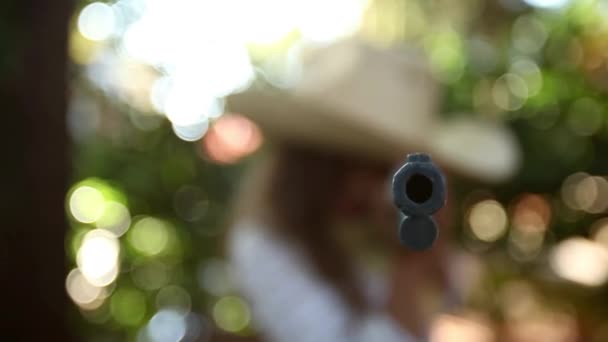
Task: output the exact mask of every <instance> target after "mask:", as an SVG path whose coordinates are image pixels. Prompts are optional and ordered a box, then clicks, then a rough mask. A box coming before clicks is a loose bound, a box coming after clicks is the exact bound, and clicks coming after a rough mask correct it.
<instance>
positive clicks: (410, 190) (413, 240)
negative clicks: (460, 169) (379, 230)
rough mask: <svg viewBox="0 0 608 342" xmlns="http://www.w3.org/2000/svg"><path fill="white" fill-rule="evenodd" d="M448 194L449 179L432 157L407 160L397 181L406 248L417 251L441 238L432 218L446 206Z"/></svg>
mask: <svg viewBox="0 0 608 342" xmlns="http://www.w3.org/2000/svg"><path fill="white" fill-rule="evenodd" d="M446 192H447V190H446V185H445V177H444V176H443V173H442V172H441V170H440V169H439V167H437V165H435V164H434V163H433V162H432V160H431V157H430V156H429V155H427V154H424V153H413V154H409V155H408V156H407V160H406V162H405V164H404V165H403V166H402V167H401V168H400V169H399V170H398V171H397V172H396V173H395V175H394V177H393V200H394V202H395V205H396V206H397V208H398V209H399V211H401V223H400V225H399V239H400V240H401V243H402V244H404V245H405V246H407V247H409V248H411V249H415V250H424V249H427V248H429V247H430V246H432V244H433V242H434V241H435V239H436V238H437V234H438V233H437V224H436V223H435V221H434V220H433V217H432V215H433V214H434V213H435V212H437V211H438V210H439V209H441V207H443V206H444V205H445V200H446Z"/></svg>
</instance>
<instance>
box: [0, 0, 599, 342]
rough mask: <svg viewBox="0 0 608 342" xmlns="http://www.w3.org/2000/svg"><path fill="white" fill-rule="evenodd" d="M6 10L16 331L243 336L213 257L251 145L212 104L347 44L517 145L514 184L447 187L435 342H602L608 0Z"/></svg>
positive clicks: (31, 6)
mask: <svg viewBox="0 0 608 342" xmlns="http://www.w3.org/2000/svg"><path fill="white" fill-rule="evenodd" d="M0 13H1V14H0V16H1V18H2V20H0V89H1V93H2V97H0V104H2V108H4V109H5V110H6V115H4V116H3V117H4V119H5V120H7V121H8V124H7V126H5V127H6V128H7V132H6V133H5V134H4V139H5V140H4V141H3V144H2V145H3V146H5V147H4V148H3V150H4V151H5V153H6V154H5V161H6V162H7V163H9V164H13V165H12V166H16V168H15V170H11V169H10V168H8V169H6V170H3V171H2V172H3V173H4V174H3V180H4V181H5V182H6V189H8V190H9V192H8V195H5V196H3V197H4V198H3V200H2V201H3V202H2V203H3V209H4V210H3V211H4V212H5V213H3V215H6V221H5V222H6V228H5V229H4V230H3V234H4V235H3V240H4V242H3V247H5V248H3V251H1V252H2V253H1V254H2V261H3V262H4V261H6V260H7V261H8V262H7V263H6V265H8V266H6V267H5V271H6V272H7V274H6V277H3V280H2V281H3V282H4V283H5V284H3V286H7V287H6V289H5V290H3V293H2V295H3V297H6V298H5V300H6V301H7V303H8V304H7V306H5V307H4V308H3V309H2V311H3V312H2V317H3V318H6V319H4V321H5V322H11V320H12V322H14V324H11V327H12V328H9V329H8V330H6V331H7V332H8V333H9V336H10V334H11V331H13V330H14V332H15V335H14V336H19V335H18V334H21V335H20V336H32V337H37V339H45V338H44V337H43V336H47V338H46V339H47V340H49V339H48V336H54V337H57V340H67V339H68V337H67V336H71V338H73V339H77V340H86V341H232V340H234V341H239V340H256V335H257V332H256V328H255V326H254V325H252V319H254V318H253V317H252V313H251V310H250V307H249V305H248V303H247V301H246V300H245V299H243V298H242V297H241V296H240V295H239V293H238V291H236V289H235V284H234V281H233V277H232V275H231V269H230V266H229V265H228V264H227V263H226V262H225V261H224V259H223V258H222V255H223V238H224V232H225V229H226V227H227V226H228V224H229V222H230V215H229V202H230V198H231V194H232V193H233V190H234V189H235V186H236V184H237V180H238V178H239V175H240V173H241V170H242V169H243V168H244V167H245V166H246V165H247V163H248V162H250V160H251V159H252V158H255V152H256V151H257V150H258V149H259V148H260V146H261V145H262V143H263V139H264V138H263V136H262V135H261V134H260V132H259V131H258V130H257V129H256V128H255V127H253V126H251V124H250V123H249V122H247V121H244V120H243V119H242V118H240V117H238V116H234V115H232V116H231V115H223V113H224V108H223V98H224V97H225V96H226V95H228V94H230V93H233V92H237V91H239V90H243V89H245V88H247V87H250V86H252V85H263V86H271V87H276V88H280V89H289V88H290V87H291V86H292V85H293V84H294V82H296V81H297V80H298V77H299V72H300V67H301V56H302V51H303V50H305V49H307V48H309V47H315V46H323V45H326V44H328V43H331V42H333V41H336V40H338V39H340V38H343V37H348V36H352V35H355V36H359V37H362V38H363V39H366V40H369V41H372V42H374V43H375V44H377V45H380V46H387V47H389V46H399V45H400V44H403V43H404V42H407V43H409V44H415V45H417V46H419V47H421V48H422V49H424V51H425V52H426V54H427V55H428V57H429V59H430V61H431V67H432V71H433V74H434V76H435V77H436V78H437V79H438V80H439V81H440V82H441V83H442V85H443V86H444V89H443V102H442V108H443V110H442V112H443V113H458V114H445V115H481V116H489V117H492V118H495V119H498V120H501V121H504V122H505V123H506V124H507V125H509V126H510V127H511V128H512V129H513V130H514V132H515V133H516V135H517V137H518V139H519V142H520V145H521V146H522V150H523V163H522V165H521V168H520V169H519V171H518V173H517V175H516V176H515V177H514V178H513V179H511V180H510V181H509V182H507V183H506V184H503V185H499V186H488V185H483V184H478V183H475V182H472V181H470V180H465V179H458V178H453V179H451V184H450V186H451V190H452V192H453V193H454V194H455V196H454V201H455V203H456V205H454V207H455V210H456V214H457V217H458V219H457V220H456V221H455V222H454V225H455V230H456V231H457V232H458V233H457V234H456V240H455V241H454V243H455V244H457V245H458V246H460V247H462V248H463V249H465V250H467V251H469V252H470V254H469V255H470V258H469V259H467V260H466V262H465V263H463V267H462V270H459V272H461V275H462V278H463V279H466V280H467V286H469V287H470V290H469V291H468V293H469V296H468V298H467V307H468V308H469V309H470V312H471V317H475V319H472V320H471V321H467V322H463V321H460V320H458V319H451V320H450V319H445V318H444V319H445V321H444V322H443V324H441V325H439V326H438V328H437V329H441V331H440V332H437V333H436V334H435V336H444V338H443V339H438V340H441V341H494V340H499V336H498V335H496V334H494V333H493V332H492V331H494V329H493V328H492V327H495V326H500V327H501V329H507V330H508V331H509V334H510V335H511V336H513V339H512V340H514V341H537V340H538V339H537V338H538V336H545V337H546V339H545V340H546V341H608V322H607V320H606V319H607V318H608V306H607V305H606V303H608V287H607V286H606V281H607V280H608V215H607V214H606V213H607V210H608V180H607V178H606V176H608V158H606V153H607V152H608V100H607V97H606V93H607V91H608V78H607V76H608V39H607V38H608V1H604V0H578V1H577V0H488V1H482V0H466V1H451V0H432V1H431V0H333V1H322V0H306V1H299V0H256V1H252V0H205V1H202V0H190V1H189V0H173V1H169V0H118V1H100V2H91V1H76V2H75V3H68V2H61V1H59V2H51V1H32V2H31V3H30V2H28V3H27V4H25V3H16V4H10V3H4V4H2V5H0ZM64 75H67V76H64ZM66 97H67V98H68V100H66V101H67V102H66V101H63V99H64V98H66ZM13 193H14V195H13ZM32 227H34V228H35V229H32ZM40 227H42V228H40ZM61 246H64V248H62V247H61ZM66 260H67V261H66ZM40 284H43V285H40ZM55 284H60V285H55ZM64 318H65V319H64ZM471 322H475V323H474V324H471ZM7 327H8V325H7ZM11 329H13V330H11ZM37 334H41V335H37ZM445 336H448V337H445ZM52 340H55V339H52Z"/></svg>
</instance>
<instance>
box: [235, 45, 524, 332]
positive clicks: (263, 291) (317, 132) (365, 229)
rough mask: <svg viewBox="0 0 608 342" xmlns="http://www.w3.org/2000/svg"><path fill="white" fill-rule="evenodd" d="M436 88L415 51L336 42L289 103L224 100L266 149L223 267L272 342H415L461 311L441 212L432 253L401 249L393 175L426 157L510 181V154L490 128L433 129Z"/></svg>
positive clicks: (273, 97) (248, 97)
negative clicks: (417, 154) (409, 157)
mask: <svg viewBox="0 0 608 342" xmlns="http://www.w3.org/2000/svg"><path fill="white" fill-rule="evenodd" d="M438 105H439V96H438V85H437V84H436V81H435V80H434V79H433V77H432V76H431V74H430V73H429V72H428V70H427V67H426V64H425V63H424V59H423V58H422V57H421V56H420V54H418V53H416V52H415V51H413V50H407V51H405V50H403V51H387V50H379V49H376V48H373V47H370V46H368V45H366V44H364V43H362V42H360V41H356V40H349V41H343V42H340V43H338V44H335V45H333V46H330V47H327V48H324V49H322V50H318V51H316V52H315V53H314V54H312V56H309V58H308V59H306V60H305V62H304V65H303V73H302V77H301V79H300V80H299V82H298V84H297V85H296V87H295V88H294V89H292V90H291V91H290V92H283V93H279V92H276V91H270V90H259V89H250V90H247V91H245V92H243V93H240V94H235V95H232V96H230V97H229V98H228V101H227V106H228V109H229V110H230V111H231V112H234V113H239V114H242V115H244V116H247V117H249V118H250V119H251V120H252V121H253V122H254V123H255V124H257V125H258V126H259V127H261V128H262V130H263V132H264V134H265V136H266V137H267V138H268V143H267V146H266V149H265V150H266V153H265V155H264V156H262V157H261V158H260V160H258V161H257V163H255V165H254V166H253V167H252V169H251V170H250V172H249V174H248V175H247V177H246V178H245V179H244V181H243V185H242V189H241V192H240V193H239V195H238V197H237V205H236V220H235V223H234V227H233V229H232V231H231V234H230V237H229V240H228V241H229V246H228V248H229V256H230V258H231V261H232V263H233V265H234V269H235V274H236V276H237V277H238V278H237V280H238V282H239V286H240V288H241V290H242V292H243V294H244V295H245V296H246V298H247V299H248V300H249V301H250V302H251V305H252V309H253V319H254V321H255V323H256V324H257V326H258V327H259V328H260V329H261V331H262V333H263V334H264V335H265V336H266V337H268V339H269V340H271V341H295V342H298V341H414V340H418V339H424V338H425V337H427V332H428V327H429V324H430V321H431V319H432V317H433V315H435V314H437V313H438V312H440V311H442V310H445V309H446V308H448V307H449V306H450V305H452V304H454V303H457V302H458V296H457V294H456V293H455V291H454V289H453V286H452V281H451V278H452V275H451V274H450V272H449V267H448V264H449V263H448V262H449V254H450V251H449V246H448V244H447V241H448V237H449V234H448V232H447V228H448V226H449V222H448V214H449V213H448V212H449V205H448V206H447V207H448V208H445V209H444V210H442V211H440V213H439V214H438V217H437V220H438V223H439V225H440V227H442V229H440V231H441V233H440V238H439V240H438V241H437V243H436V244H435V246H434V247H433V248H432V249H430V250H429V251H426V252H412V251H408V250H406V249H405V248H404V247H403V246H401V245H400V244H399V242H398V237H397V226H398V219H397V211H396V210H395V208H394V206H393V205H392V204H391V203H392V202H391V198H390V196H389V194H390V191H389V189H390V183H389V182H390V179H391V175H392V172H393V171H394V170H395V168H396V167H398V166H400V164H401V163H403V161H404V160H405V155H406V154H407V153H408V152H412V151H423V152H428V153H431V154H432V155H433V158H434V159H435V160H437V161H439V163H441V164H442V165H443V166H444V167H447V168H448V169H449V170H450V172H455V173H461V174H464V175H468V176H472V177H476V178H479V179H482V180H487V181H500V180H503V179H505V178H507V177H509V176H510V174H511V173H512V172H513V171H514V169H515V167H516V164H517V157H518V156H517V149H516V146H515V143H514V139H513V138H512V136H511V135H510V133H509V132H508V131H506V130H505V129H504V128H502V127H500V126H498V125H496V124H493V123H481V122H478V121H476V122H473V121H464V120H462V119H461V120H458V121H453V122H450V123H445V122H442V121H441V120H439V118H438V116H437V108H438Z"/></svg>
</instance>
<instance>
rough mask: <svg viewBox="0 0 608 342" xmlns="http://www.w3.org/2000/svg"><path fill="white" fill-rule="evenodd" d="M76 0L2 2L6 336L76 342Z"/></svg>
mask: <svg viewBox="0 0 608 342" xmlns="http://www.w3.org/2000/svg"><path fill="white" fill-rule="evenodd" d="M71 11H72V2H71V1H68V0H13V1H10V0H9V1H0V110H1V111H2V116H1V120H2V123H3V125H2V128H3V130H2V134H0V136H1V137H2V138H1V139H0V143H1V145H0V148H1V149H2V154H1V158H2V159H1V163H2V164H1V165H2V167H0V177H1V179H2V182H3V184H4V186H3V190H4V191H3V192H2V193H1V194H0V198H1V199H0V205H1V207H0V213H1V214H0V215H1V216H0V296H1V298H0V303H1V304H0V340H1V341H69V340H70V336H69V334H68V329H67V326H66V317H67V313H66V311H67V310H66V308H67V299H66V294H65V290H64V279H65V275H66V266H65V265H66V262H65V247H64V240H65V232H66V219H65V209H64V196H65V192H66V187H67V175H68V171H69V160H68V139H67V134H66V124H65V113H66V107H67V61H68V59H67V37H68V23H69V18H70V15H71Z"/></svg>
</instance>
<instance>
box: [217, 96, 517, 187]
mask: <svg viewBox="0 0 608 342" xmlns="http://www.w3.org/2000/svg"><path fill="white" fill-rule="evenodd" d="M226 110H227V111H229V112H232V113H238V114H241V115H244V116H246V117H248V118H250V119H251V120H252V121H253V122H255V123H256V124H257V125H258V126H259V127H260V128H261V129H262V131H263V132H264V134H265V135H266V136H268V137H270V138H271V139H273V140H275V141H282V142H289V143H297V144H307V145H312V146H317V147H319V148H321V149H330V150H335V151H337V152H341V153H345V154H348V155H353V156H360V157H364V158H367V159H371V160H375V161H386V162H395V161H398V160H400V159H404V157H405V155H406V154H407V153H409V152H413V151H421V152H426V153H430V154H432V156H433V159H434V160H436V161H437V162H438V163H439V164H440V165H442V166H443V167H445V168H448V169H450V170H451V171H452V172H455V173H457V174H462V175H464V176H468V177H472V178H476V179H480V180H483V181H487V182H500V181H504V180H505V179H507V178H509V177H510V176H512V174H513V173H514V171H515V170H516V169H517V167H518V165H519V159H520V156H519V147H518V145H517V142H516V140H515V138H514V136H513V135H512V134H511V132H510V131H508V130H506V128H504V127H503V126H501V125H499V124H496V123H487V122H483V121H481V122H480V121H478V120H471V119H469V120H467V119H459V120H456V121H453V122H447V123H445V122H444V123H441V124H440V125H438V126H437V127H436V128H434V129H433V130H432V131H431V132H428V135H427V136H428V137H429V139H425V141H412V139H411V137H407V136H405V135H404V136H403V137H401V138H402V139H399V140H395V139H394V138H393V139H391V138H389V135H387V134H383V133H384V132H385V130H384V129H383V128H382V127H379V126H370V125H369V124H368V125H363V124H361V123H358V122H356V121H355V120H352V121H347V120H344V118H345V117H348V115H345V114H348V113H343V112H340V111H339V110H336V109H333V108H330V107H328V106H324V105H323V104H322V103H319V102H318V101H314V100H307V99H305V98H301V97H297V96H295V95H293V94H291V93H287V92H281V91H275V90H272V91H271V90H259V89H248V90H246V91H244V92H241V93H236V94H232V95H229V96H228V97H227V98H226Z"/></svg>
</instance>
